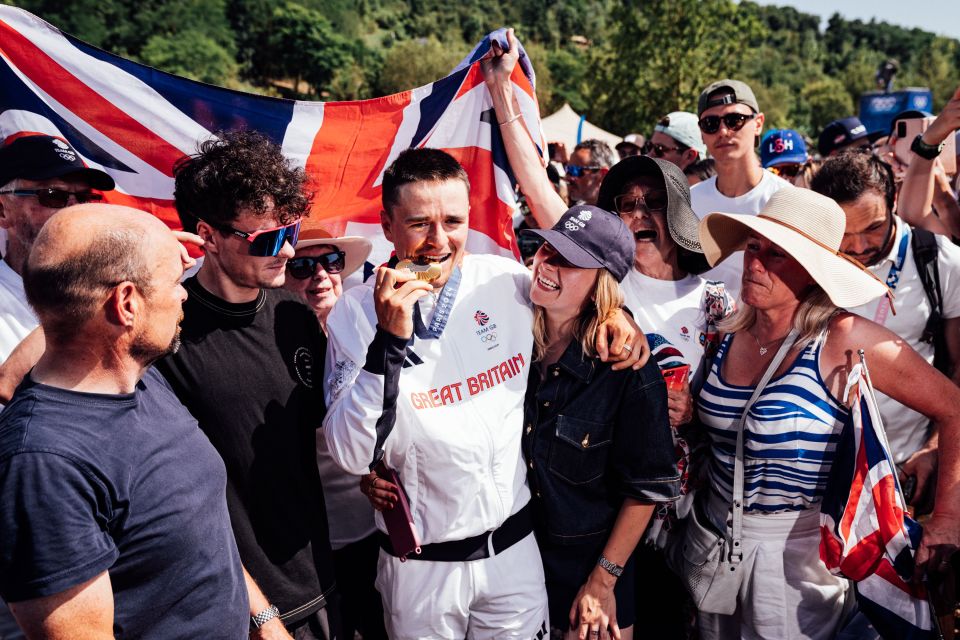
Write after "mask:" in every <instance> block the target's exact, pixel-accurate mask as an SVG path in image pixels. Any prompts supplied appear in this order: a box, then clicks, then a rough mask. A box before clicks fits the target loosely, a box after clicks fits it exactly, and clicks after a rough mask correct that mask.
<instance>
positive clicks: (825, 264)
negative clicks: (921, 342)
mask: <svg viewBox="0 0 960 640" xmlns="http://www.w3.org/2000/svg"><path fill="white" fill-rule="evenodd" d="M846 221H847V218H846V215H845V214H844V212H843V209H841V208H840V205H838V204H837V203H836V202H834V201H833V200H831V199H830V198H827V197H826V196H822V195H820V194H819V193H815V192H813V191H810V190H809V189H800V188H796V187H788V188H785V189H781V190H780V191H778V192H776V193H775V194H773V196H772V197H771V198H770V200H768V201H767V204H766V206H764V208H763V209H762V210H761V211H760V213H759V214H758V215H756V216H752V215H741V214H732V213H711V214H708V215H707V216H705V217H704V218H703V220H701V221H700V244H701V245H702V246H703V253H704V255H705V256H706V258H707V260H708V261H709V262H710V264H711V265H716V264H717V263H718V262H721V261H723V260H724V259H725V258H727V257H728V256H729V255H730V254H732V253H734V252H736V251H741V250H743V249H744V247H745V245H746V242H747V237H748V236H749V235H750V233H751V232H753V233H756V234H757V235H759V236H763V237H764V238H766V239H767V240H769V241H770V242H773V243H774V244H776V245H778V246H779V247H780V248H782V249H783V250H784V251H785V252H786V253H788V254H789V255H790V256H792V257H793V258H794V259H795V260H796V261H797V262H799V263H800V265H801V266H802V267H803V268H804V269H805V270H806V271H807V273H808V274H810V277H811V278H813V279H814V281H815V282H816V283H817V284H819V285H820V286H821V287H822V288H823V290H824V291H825V292H826V293H827V295H828V296H829V297H830V300H831V301H832V302H833V303H834V304H835V305H837V306H838V307H845V308H849V307H856V306H859V305H861V304H865V303H867V302H870V301H871V300H873V299H875V298H879V297H880V296H882V295H885V294H888V293H889V289H888V288H887V286H886V285H885V284H884V283H883V282H881V281H880V280H879V279H878V278H877V277H876V276H874V275H873V274H872V273H870V272H869V271H867V270H866V268H865V267H864V266H863V265H861V264H860V263H859V262H857V261H856V260H854V259H853V258H850V257H848V256H846V255H844V254H842V253H840V241H841V240H842V239H843V231H844V227H845V226H846Z"/></svg>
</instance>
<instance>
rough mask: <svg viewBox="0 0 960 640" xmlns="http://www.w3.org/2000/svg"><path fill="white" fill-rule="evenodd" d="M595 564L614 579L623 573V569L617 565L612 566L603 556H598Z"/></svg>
mask: <svg viewBox="0 0 960 640" xmlns="http://www.w3.org/2000/svg"><path fill="white" fill-rule="evenodd" d="M597 564H598V565H600V566H601V567H602V568H603V569H604V570H605V571H606V572H607V573H609V574H610V575H612V576H613V577H614V578H619V577H620V575H621V574H622V573H623V567H621V566H620V565H618V564H614V563H612V562H610V561H609V560H607V559H606V558H605V557H604V556H603V554H600V559H599V560H597Z"/></svg>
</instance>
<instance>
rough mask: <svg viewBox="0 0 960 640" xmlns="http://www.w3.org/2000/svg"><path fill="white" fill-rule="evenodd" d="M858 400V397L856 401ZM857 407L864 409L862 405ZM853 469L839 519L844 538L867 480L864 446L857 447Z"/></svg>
mask: <svg viewBox="0 0 960 640" xmlns="http://www.w3.org/2000/svg"><path fill="white" fill-rule="evenodd" d="M859 401H860V400H859V397H858V402H859ZM858 408H859V409H860V410H865V407H863V406H860V407H858ZM853 469H854V472H853V480H852V481H851V482H850V498H848V499H847V506H846V507H845V508H844V510H843V517H842V518H841V519H840V526H839V531H840V535H841V536H842V537H843V538H844V539H845V540H846V539H848V538H849V537H850V529H851V528H852V526H853V521H854V519H855V518H856V517H857V507H858V505H859V504H860V500H861V498H862V497H863V487H864V482H865V481H866V480H867V473H868V471H869V469H868V468H867V452H866V447H863V446H858V447H857V458H856V460H855V461H854V466H853Z"/></svg>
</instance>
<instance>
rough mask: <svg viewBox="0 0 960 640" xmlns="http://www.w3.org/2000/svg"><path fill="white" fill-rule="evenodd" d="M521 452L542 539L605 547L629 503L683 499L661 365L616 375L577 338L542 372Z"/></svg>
mask: <svg viewBox="0 0 960 640" xmlns="http://www.w3.org/2000/svg"><path fill="white" fill-rule="evenodd" d="M523 455H524V460H525V462H526V463H527V478H528V480H529V482H530V489H531V491H532V493H533V505H534V507H535V509H534V513H535V516H536V525H537V535H538V536H539V537H540V539H541V541H543V542H547V543H550V544H581V543H597V542H602V541H605V540H606V539H607V537H609V534H610V531H611V529H612V528H613V524H614V521H615V520H616V518H617V514H618V513H619V511H620V507H621V505H622V504H623V499H624V498H635V499H637V500H640V501H643V502H672V501H674V500H676V499H677V498H678V497H679V495H680V475H679V473H678V472H677V467H676V455H675V452H674V445H673V439H672V437H671V434H670V425H669V422H668V418H667V388H666V384H665V383H664V381H663V377H662V375H661V374H660V369H659V367H658V366H657V364H656V362H655V361H654V360H653V359H652V358H651V359H650V361H649V362H647V364H646V365H645V366H644V367H643V368H642V369H640V370H639V371H633V370H626V371H613V370H611V368H610V365H609V364H606V363H604V362H601V361H600V359H599V358H587V357H584V356H583V355H582V350H581V346H580V344H579V342H578V341H572V342H571V343H570V344H569V345H568V346H567V349H566V351H565V352H564V353H563V355H562V356H561V357H560V359H559V360H558V361H557V362H556V363H555V364H553V365H550V366H549V367H548V369H547V371H546V376H545V377H543V368H542V365H535V368H534V369H533V370H532V371H531V372H530V378H529V381H528V383H527V393H526V399H525V403H524V426H523Z"/></svg>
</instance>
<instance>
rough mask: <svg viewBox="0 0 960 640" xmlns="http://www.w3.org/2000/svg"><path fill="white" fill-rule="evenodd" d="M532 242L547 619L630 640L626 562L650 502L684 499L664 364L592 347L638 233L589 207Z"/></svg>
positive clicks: (533, 473) (592, 634)
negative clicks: (621, 361) (620, 364)
mask: <svg viewBox="0 0 960 640" xmlns="http://www.w3.org/2000/svg"><path fill="white" fill-rule="evenodd" d="M525 233H531V234H536V235H539V236H540V237H542V238H543V239H544V240H545V241H546V242H545V244H544V245H543V246H542V247H541V248H540V250H539V251H538V252H537V254H536V255H535V256H534V259H533V282H532V285H531V292H530V298H531V300H532V302H533V304H534V340H535V342H534V367H535V368H534V370H533V371H531V374H530V380H529V385H528V387H527V396H526V402H525V421H524V422H525V426H524V433H523V442H522V445H523V454H524V458H525V460H526V462H527V467H528V469H527V476H528V480H529V483H530V489H531V491H532V493H533V496H534V497H533V505H534V514H535V523H536V533H537V540H538V543H539V545H540V550H541V554H542V557H543V564H544V570H545V574H546V583H547V594H548V599H549V603H550V622H551V625H552V626H553V627H554V628H556V629H560V630H568V631H566V637H569V638H575V637H579V638H586V639H589V640H593V639H595V638H598V637H599V636H600V634H601V633H603V634H604V635H606V634H607V633H609V634H610V635H611V636H612V637H614V638H627V639H629V638H632V636H633V633H632V631H633V629H632V625H633V623H634V617H635V616H634V576H633V562H632V561H631V556H632V555H633V551H634V548H635V547H636V545H637V542H638V541H639V540H640V538H641V536H642V535H643V531H644V529H645V528H646V526H647V523H648V522H649V520H650V516H651V514H652V513H653V509H654V505H655V504H656V503H657V502H665V501H672V500H676V499H677V497H678V495H679V475H678V473H677V468H676V464H675V461H676V456H675V454H674V447H673V440H672V438H671V434H670V426H669V422H668V416H667V392H666V385H665V383H664V381H663V377H662V376H661V374H660V370H659V368H658V366H657V364H656V363H655V362H654V361H653V360H652V359H651V360H650V361H649V362H647V364H646V365H645V366H644V367H642V368H641V369H639V370H637V371H634V370H629V369H628V370H624V371H613V370H612V369H611V367H610V366H609V365H607V364H605V363H603V362H601V361H600V359H599V358H598V357H597V355H596V353H595V352H594V350H593V346H592V345H593V343H594V335H595V333H596V330H597V326H598V325H599V323H600V322H602V321H603V319H604V318H605V317H606V316H607V314H609V313H610V312H611V311H613V310H615V309H618V308H620V306H621V305H622V303H623V296H622V294H621V293H620V287H619V284H618V283H619V282H620V281H621V280H623V278H624V277H625V276H626V274H627V273H628V272H629V270H630V269H632V268H633V257H634V249H635V242H634V238H633V234H632V233H631V232H630V230H629V228H627V226H626V225H625V224H624V223H623V221H621V220H620V218H619V217H618V216H616V215H613V214H611V213H609V212H607V211H604V210H602V209H599V208H597V207H591V206H577V207H573V208H572V209H569V210H568V211H567V212H566V213H565V214H564V215H563V217H562V218H561V219H560V221H559V222H558V223H557V224H556V225H555V226H554V227H553V228H552V229H549V230H529V231H526V232H525ZM560 637H564V633H563V632H562V631H561V634H560Z"/></svg>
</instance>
